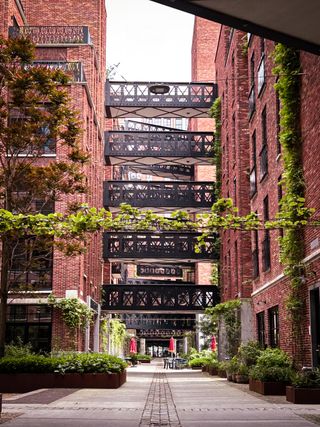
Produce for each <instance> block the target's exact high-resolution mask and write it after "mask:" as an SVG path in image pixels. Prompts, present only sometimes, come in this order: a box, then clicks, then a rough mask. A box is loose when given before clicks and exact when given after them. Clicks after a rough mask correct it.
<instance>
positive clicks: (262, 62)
mask: <svg viewBox="0 0 320 427" xmlns="http://www.w3.org/2000/svg"><path fill="white" fill-rule="evenodd" d="M265 83H266V78H265V57H264V54H263V55H262V57H261V60H260V64H259V67H258V95H260V93H261V91H262V89H263V88H264V86H265Z"/></svg>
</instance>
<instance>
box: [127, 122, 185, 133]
mask: <svg viewBox="0 0 320 427" xmlns="http://www.w3.org/2000/svg"><path fill="white" fill-rule="evenodd" d="M119 130H120V129H119ZM122 130H126V131H128V130H129V131H138V132H141V131H142V132H163V131H165V132H172V131H178V129H177V128H171V127H168V126H160V125H156V124H154V123H145V122H137V121H136V120H125V122H124V129H122ZM180 132H183V131H182V130H181V131H180Z"/></svg>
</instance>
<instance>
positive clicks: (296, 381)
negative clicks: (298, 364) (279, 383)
mask: <svg viewBox="0 0 320 427" xmlns="http://www.w3.org/2000/svg"><path fill="white" fill-rule="evenodd" d="M292 385H293V386H295V387H301V388H320V369H312V370H311V371H305V372H296V373H295V374H294V375H293V377H292Z"/></svg>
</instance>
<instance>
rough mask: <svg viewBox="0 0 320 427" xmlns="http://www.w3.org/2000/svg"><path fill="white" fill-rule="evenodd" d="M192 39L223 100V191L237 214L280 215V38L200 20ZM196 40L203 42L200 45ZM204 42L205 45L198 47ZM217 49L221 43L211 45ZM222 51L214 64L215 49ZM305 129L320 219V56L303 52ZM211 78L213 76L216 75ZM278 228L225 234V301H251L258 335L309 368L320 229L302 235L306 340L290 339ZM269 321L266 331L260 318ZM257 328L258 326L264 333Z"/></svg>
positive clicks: (311, 195) (309, 180) (311, 196)
mask: <svg viewBox="0 0 320 427" xmlns="http://www.w3.org/2000/svg"><path fill="white" fill-rule="evenodd" d="M196 22H198V25H196V26H195V31H194V40H193V54H194V55H195V58H194V60H193V67H192V69H193V75H197V72H199V73H200V75H201V73H203V72H204V70H206V69H207V70H208V75H207V78H208V80H210V76H212V74H211V73H215V75H214V80H215V81H216V82H217V84H218V92H219V96H220V97H221V101H222V131H221V139H222V196H223V197H231V198H232V199H233V202H234V205H235V206H237V207H238V209H239V214H240V215H245V214H247V213H249V212H250V211H254V212H257V213H258V214H259V216H260V217H261V218H262V219H266V220H267V219H273V218H275V216H276V214H277V212H278V210H279V200H280V199H281V196H282V188H281V186H279V181H280V180H281V176H282V174H283V164H282V155H281V147H280V143H279V138H278V136H279V129H280V127H279V126H280V125H279V109H280V105H279V100H278V99H277V95H276V92H275V89H274V84H275V82H276V78H275V76H274V75H273V73H272V69H273V67H274V63H273V60H272V52H273V50H274V46H275V45H274V42H272V41H269V40H264V39H262V38H260V37H257V36H253V35H251V37H250V35H248V34H247V33H243V32H240V31H238V30H233V29H230V28H229V27H225V26H217V24H214V23H211V25H212V28H213V26H214V25H216V28H218V31H216V32H214V31H212V32H211V33H210V32H209V31H208V27H209V26H210V23H207V22H206V21H204V20H200V19H198V21H196ZM197 40H198V42H197ZM198 45H199V46H200V48H199V50H200V52H201V53H199V52H198V50H197V49H196V48H195V46H198ZM213 46H216V48H213ZM213 50H216V55H215V58H214V64H213V63H212V51H213ZM300 59H301V68H302V75H301V93H300V96H301V134H302V141H303V145H302V156H303V167H304V177H305V182H306V192H305V196H306V205H307V206H310V207H313V208H315V210H316V213H315V215H316V216H319V209H320V205H319V203H320V201H319V200H320V197H319V178H318V173H317V172H318V168H319V164H320V158H319V156H320V152H319V149H318V147H317V146H318V144H317V140H318V138H319V126H320V121H319V107H320V105H319V103H320V101H319V97H318V96H317V93H318V92H319V88H320V78H319V70H320V60H319V57H318V56H315V55H312V54H309V53H306V52H301V54H300ZM211 78H212V77H211ZM280 235H281V233H280V231H278V230H271V231H270V232H266V231H264V230H259V231H258V232H257V233H255V232H250V233H244V232H241V233H240V232H235V231H228V230H227V231H223V232H222V233H221V238H222V248H221V258H220V262H221V294H222V299H223V300H229V299H234V298H250V297H251V301H252V308H253V317H254V322H253V323H254V331H253V335H252V337H253V338H255V339H260V341H261V342H262V341H264V344H265V345H279V346H280V347H281V348H283V349H284V350H286V351H288V353H289V354H292V355H293V354H295V355H297V356H298V359H299V356H300V362H301V363H302V364H305V365H311V364H314V365H318V364H319V360H318V359H317V351H316V350H318V348H319V344H320V343H319V342H317V338H316V337H317V330H318V329H319V327H320V324H319V315H318V314H317V311H318V309H317V307H319V305H318V304H319V292H318V290H319V274H320V259H319V255H320V237H319V229H318V228H314V227H307V228H306V230H305V232H304V243H305V262H306V266H307V269H306V270H307V272H306V277H305V278H304V282H305V283H304V285H303V288H302V289H301V298H302V300H303V301H304V302H305V306H306V310H305V313H304V319H303V322H302V325H301V326H302V330H303V342H302V343H300V344H297V343H296V342H295V341H294V340H293V339H292V324H291V321H290V317H289V316H288V312H287V309H286V299H287V296H288V294H289V293H290V283H289V280H288V279H287V278H286V277H285V276H284V272H283V266H282V265H281V263H280V260H279V255H280V252H279V251H280V248H279V241H278V237H279V236H280ZM262 321H264V328H262V329H264V330H261V322H262ZM258 327H259V331H258Z"/></svg>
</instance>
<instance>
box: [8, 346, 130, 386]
mask: <svg viewBox="0 0 320 427" xmlns="http://www.w3.org/2000/svg"><path fill="white" fill-rule="evenodd" d="M126 366H127V365H126V363H125V362H123V361H122V360H121V359H119V358H117V357H115V356H110V355H105V354H99V353H90V354H87V353H85V354H68V355H65V356H59V357H46V356H40V355H30V356H25V357H4V358H2V359H1V360H0V392H3V393H25V392H28V391H32V390H36V389H39V388H118V387H120V386H121V385H122V384H123V383H124V382H125V381H126V370H125V368H126Z"/></svg>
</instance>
